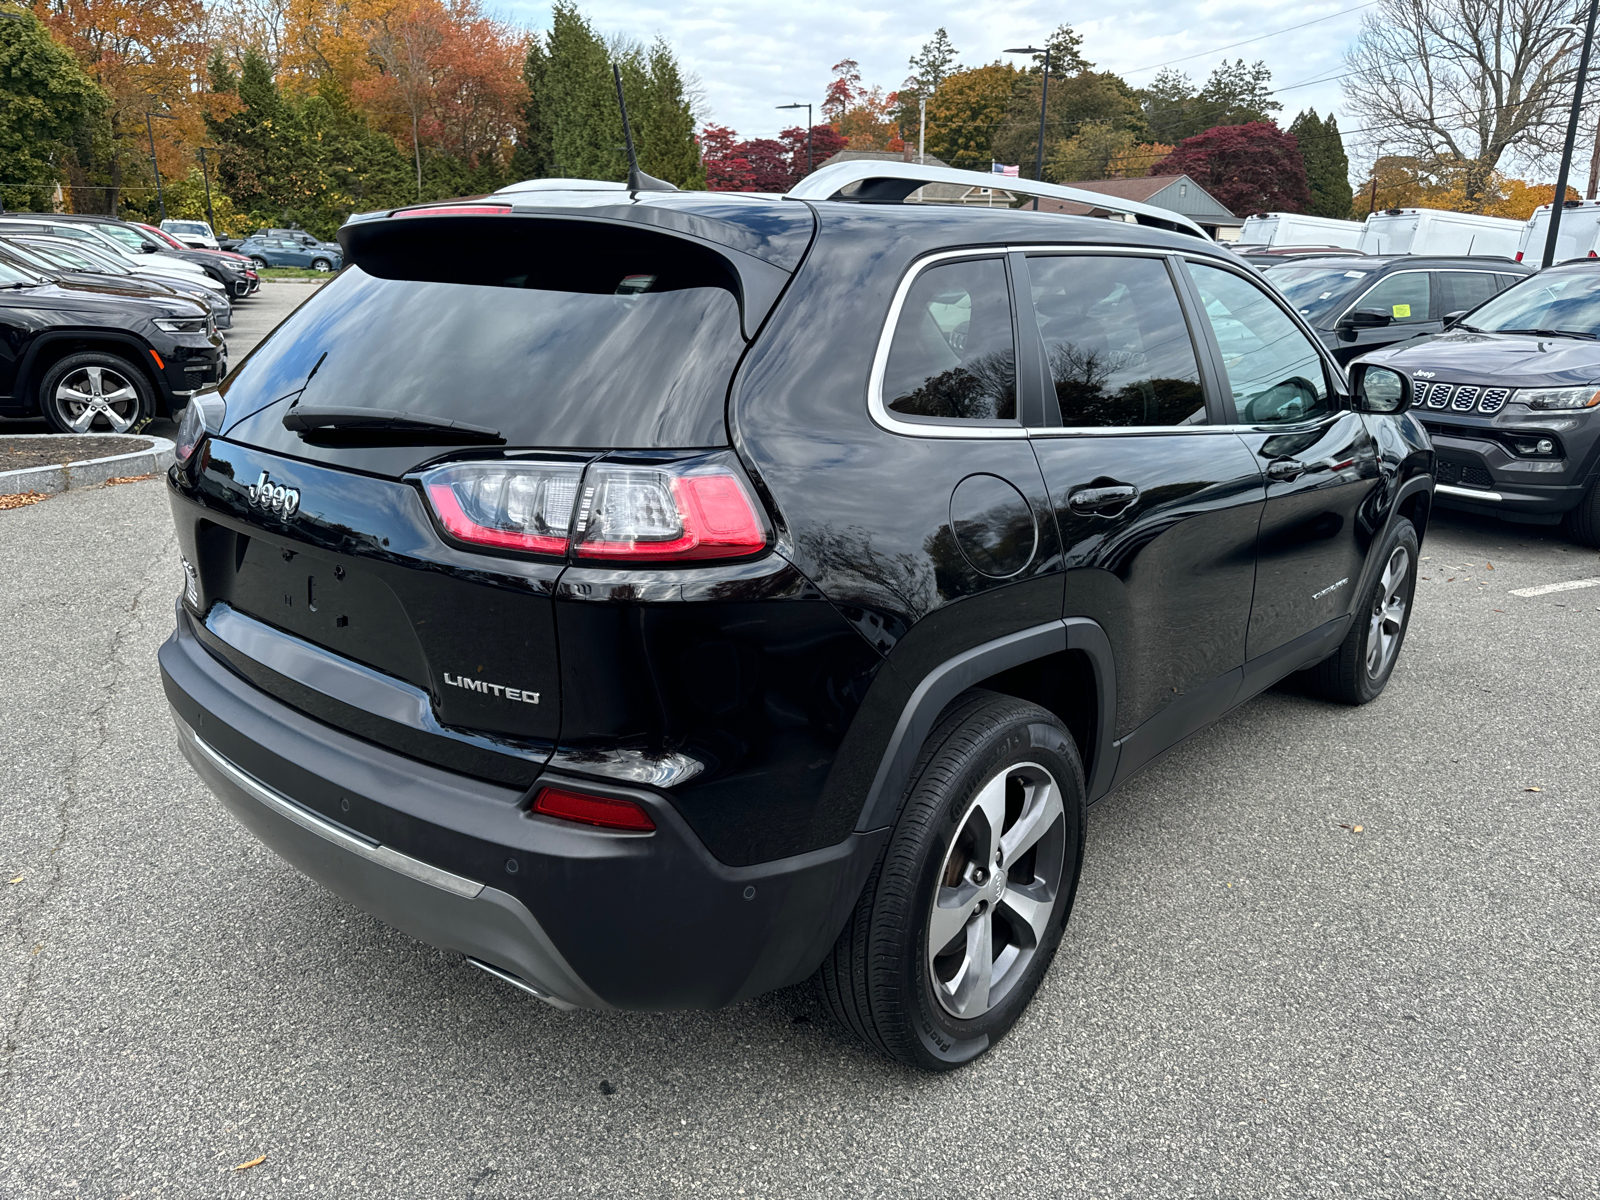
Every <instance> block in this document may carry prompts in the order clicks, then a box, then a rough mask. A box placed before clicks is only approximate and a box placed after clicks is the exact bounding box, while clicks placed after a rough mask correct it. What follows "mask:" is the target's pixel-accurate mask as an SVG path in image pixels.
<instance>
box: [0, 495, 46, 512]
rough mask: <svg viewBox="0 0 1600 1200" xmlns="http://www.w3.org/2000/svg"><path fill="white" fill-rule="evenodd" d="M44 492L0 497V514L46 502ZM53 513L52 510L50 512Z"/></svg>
mask: <svg viewBox="0 0 1600 1200" xmlns="http://www.w3.org/2000/svg"><path fill="white" fill-rule="evenodd" d="M49 498H50V497H49V494H48V493H46V492H12V493H11V495H9V496H0V512H4V511H5V510H6V509H8V508H27V507H28V505H30V504H37V503H39V501H41V500H48V499H49ZM51 511H52V512H53V511H55V510H54V509H52V510H51Z"/></svg>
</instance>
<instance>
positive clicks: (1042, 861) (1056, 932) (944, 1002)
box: [819, 692, 1084, 1071]
mask: <svg viewBox="0 0 1600 1200" xmlns="http://www.w3.org/2000/svg"><path fill="white" fill-rule="evenodd" d="M913 780H914V782H913V784H912V786H911V792H910V795H909V797H908V798H907V800H906V803H905V806H904V808H903V810H902V812H901V815H900V818H899V820H898V821H897V823H896V826H895V830H894V833H893V835H892V837H891V838H890V841H889V844H888V846H887V847H886V848H885V850H884V851H883V854H882V856H881V858H880V859H879V861H878V864H877V866H876V867H875V868H874V870H873V873H872V876H871V877H870V878H869V879H868V881H867V886H866V888H865V889H864V891H863V892H862V896H861V899H860V900H859V901H858V902H857V905H856V909H855V912H854V913H853V914H852V915H851V918H850V920H849V922H848V923H847V924H846V926H845V929H844V932H843V933H842V934H840V936H839V940H838V942H837V943H836V944H835V946H834V949H833V951H832V953H831V954H830V955H829V957H828V958H827V959H826V960H825V961H824V962H823V964H822V969H821V971H820V973H819V980H820V983H821V990H822V994H823V999H824V1001H825V1002H826V1003H827V1005H828V1006H829V1008H831V1009H832V1010H833V1012H834V1015H835V1016H837V1017H838V1018H839V1020H840V1021H841V1022H842V1023H843V1024H844V1025H846V1026H847V1027H848V1028H850V1029H851V1030H852V1031H853V1032H855V1033H856V1035H857V1036H859V1037H860V1038H861V1039H862V1040H863V1041H865V1042H866V1043H867V1044H868V1045H870V1046H872V1047H874V1048H876V1049H878V1050H880V1051H882V1052H883V1053H884V1054H887V1055H888V1056H889V1057H891V1058H894V1059H897V1060H898V1061H900V1062H902V1063H905V1064H906V1065H908V1066H914V1067H920V1068H922V1069H924V1070H930V1071H948V1070H953V1069H955V1068H956V1067H959V1066H961V1065H963V1064H964V1063H967V1062H970V1061H971V1060H972V1059H973V1058H975V1057H977V1056H978V1055H979V1054H982V1053H983V1052H984V1051H985V1050H987V1049H989V1048H990V1047H991V1046H993V1045H994V1043H995V1042H997V1041H998V1040H999V1039H1000V1038H1001V1037H1003V1036H1004V1035H1005V1034H1006V1032H1007V1031H1008V1030H1010V1028H1011V1027H1012V1025H1014V1024H1015V1023H1016V1021H1017V1019H1018V1018H1019V1017H1020V1016H1021V1015H1022V1013H1023V1011H1024V1010H1025V1009H1026V1008H1027V1006H1028V1003H1029V1001H1030V1000H1032V999H1033V994H1034V992H1035V991H1036V990H1037V989H1038V986H1039V982H1040V980H1041V979H1043V977H1044V974H1045V972H1046V971H1047V970H1048V969H1049V966H1050V961H1051V959H1052V958H1054V956H1055V952H1056V947H1057V945H1058V944H1059V943H1060V940H1061V933H1062V930H1063V928H1064V927H1065V925H1066V921H1067V915H1068V913H1069V912H1070V911H1071V908H1072V900H1073V896H1074V894H1075V893H1076V891H1077V886H1078V873H1079V869H1080V867H1081V865H1082V860H1083V828H1084V815H1083V814H1084V785H1083V769H1082V767H1081V765H1080V763H1079V758H1078V750H1077V747H1076V746H1075V745H1074V744H1073V741H1072V738H1071V736H1070V735H1069V734H1068V733H1067V731H1066V730H1065V729H1064V728H1063V727H1062V725H1061V723H1060V722H1059V721H1058V720H1057V719H1056V718H1055V717H1054V716H1052V715H1051V714H1050V713H1049V712H1047V711H1045V710H1044V709H1042V708H1040V707H1038V706H1037V705H1034V704H1029V703H1027V702H1025V701H1022V700H1017V699H1013V698H1011V697H1008V696H998V695H994V694H992V693H988V692H973V693H970V694H969V695H968V696H967V697H966V698H964V699H963V700H961V701H959V702H958V703H957V705H956V706H955V707H954V709H953V710H952V711H951V712H950V713H949V714H948V715H947V716H946V717H945V718H944V720H943V721H941V722H940V724H939V727H938V728H937V729H935V730H934V732H933V734H932V735H931V736H930V737H929V738H928V740H927V742H926V743H925V744H924V746H923V750H922V754H921V756H920V758H919V760H918V763H917V767H916V769H915V771H914V774H913Z"/></svg>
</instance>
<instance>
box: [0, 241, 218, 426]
mask: <svg viewBox="0 0 1600 1200" xmlns="http://www.w3.org/2000/svg"><path fill="white" fill-rule="evenodd" d="M0 344H3V345H4V346H5V353H4V355H0V416H6V417H34V416H43V417H44V419H45V421H46V422H48V423H49V425H50V427H51V428H52V429H54V430H56V431H57V432H59V433H87V432H90V431H91V430H94V429H107V430H110V431H111V432H114V433H122V432H125V431H127V430H130V429H137V428H138V427H139V426H140V425H141V424H143V423H144V421H146V420H147V419H148V418H150V417H152V416H176V415H178V413H179V412H180V410H181V409H182V408H183V406H184V405H185V404H187V403H188V399H189V397H190V396H191V395H192V394H193V393H194V391H195V390H196V389H197V388H199V387H202V386H204V385H207V384H214V383H216V382H218V381H219V380H220V379H221V378H222V376H223V375H224V374H225V373H226V370H227V354H226V347H225V344H224V342H223V340H222V335H221V334H220V333H218V332H217V330H216V326H215V323H214V322H213V321H212V320H211V317H210V316H209V315H208V314H207V313H205V312H204V311H203V310H201V309H200V308H199V307H198V306H197V305H196V304H195V303H194V302H193V301H191V300H189V299H187V298H185V297H182V296H131V295H117V294H115V293H113V292H111V291H109V290H108V289H106V288H104V287H100V286H83V285H80V284H77V283H70V282H66V281H64V280H58V279H52V278H49V277H47V276H46V275H44V274H40V273H37V272H34V271H31V270H28V269H26V268H24V267H22V266H19V265H17V264H16V263H15V262H14V261H10V262H0Z"/></svg>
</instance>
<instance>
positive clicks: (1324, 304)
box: [1262, 266, 1370, 325]
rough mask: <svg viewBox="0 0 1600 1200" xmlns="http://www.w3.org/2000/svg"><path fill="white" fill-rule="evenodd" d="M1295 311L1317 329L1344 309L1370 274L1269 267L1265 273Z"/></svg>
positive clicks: (1343, 269)
mask: <svg viewBox="0 0 1600 1200" xmlns="http://www.w3.org/2000/svg"><path fill="white" fill-rule="evenodd" d="M1262 274H1264V275H1265V276H1266V277H1267V278H1268V279H1269V280H1270V281H1271V282H1272V284H1273V285H1274V286H1275V287H1276V288H1277V289H1278V290H1279V291H1280V292H1282V293H1283V294H1284V295H1285V296H1287V297H1288V298H1289V303H1290V304H1292V305H1294V307H1295V310H1296V311H1297V312H1299V314H1300V315H1301V316H1302V317H1304V318H1305V319H1306V320H1308V321H1310V322H1311V323H1312V324H1313V325H1317V324H1321V323H1322V322H1323V318H1325V317H1330V316H1333V315H1334V314H1336V313H1338V312H1340V311H1342V310H1343V309H1344V305H1345V300H1346V299H1347V298H1348V297H1349V296H1351V295H1353V294H1354V293H1355V290H1356V289H1357V288H1358V287H1361V286H1363V284H1364V283H1365V280H1366V278H1367V276H1368V274H1370V272H1367V271H1355V270H1351V269H1350V268H1349V267H1291V266H1282V267H1268V268H1267V269H1266V270H1265V271H1263V272H1262Z"/></svg>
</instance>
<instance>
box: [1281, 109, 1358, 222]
mask: <svg viewBox="0 0 1600 1200" xmlns="http://www.w3.org/2000/svg"><path fill="white" fill-rule="evenodd" d="M1289 132H1290V133H1291V134H1292V135H1293V136H1294V138H1295V140H1296V141H1297V142H1298V143H1299V144H1300V157H1301V158H1302V159H1303V160H1305V164H1306V182H1307V183H1309V184H1310V185H1311V208H1310V209H1309V210H1308V211H1310V212H1311V213H1312V215H1314V216H1318V217H1336V218H1340V219H1348V218H1349V216H1350V205H1351V202H1352V197H1351V192H1350V160H1349V159H1348V158H1347V157H1345V152H1344V142H1343V140H1342V139H1341V138H1340V137H1339V124H1338V119H1337V118H1336V117H1335V116H1334V115H1333V114H1332V113H1329V114H1328V116H1327V119H1326V120H1323V119H1322V118H1321V117H1318V116H1317V110H1316V109H1314V108H1308V109H1307V110H1306V111H1305V112H1303V113H1301V114H1300V115H1299V116H1297V117H1296V118H1295V119H1294V123H1293V124H1292V125H1290V126H1289Z"/></svg>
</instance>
